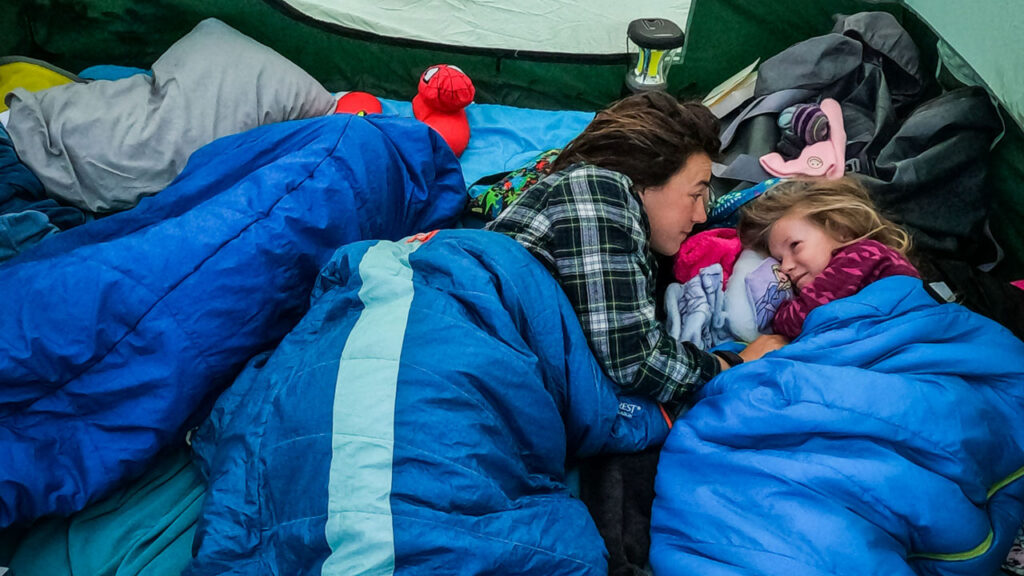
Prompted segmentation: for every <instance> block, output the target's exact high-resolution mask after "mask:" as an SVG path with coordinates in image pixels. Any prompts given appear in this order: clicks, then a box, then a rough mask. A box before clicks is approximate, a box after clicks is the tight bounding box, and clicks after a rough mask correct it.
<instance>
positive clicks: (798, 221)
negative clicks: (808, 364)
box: [738, 178, 920, 338]
mask: <svg viewBox="0 0 1024 576" xmlns="http://www.w3.org/2000/svg"><path fill="white" fill-rule="evenodd" d="M738 229H739V235H740V239H741V240H742V242H743V245H744V246H745V247H748V248H753V249H755V250H758V251H760V252H767V253H770V254H771V255H772V257H773V258H775V259H776V260H778V261H779V262H781V263H782V264H781V266H780V269H781V271H782V272H783V273H784V274H785V275H786V276H787V277H788V278H789V280H790V282H791V283H792V285H793V288H794V292H795V296H794V298H793V299H792V300H787V301H786V302H784V303H782V304H781V305H780V306H779V309H778V311H777V312H776V314H775V318H774V319H773V320H772V328H773V329H774V330H775V332H776V333H777V334H780V335H782V336H785V337H787V338H795V337H796V336H798V335H799V334H800V331H801V330H802V329H803V324H804V319H805V318H807V314H808V313H810V311H811V310H813V309H815V308H817V307H818V306H821V305H822V304H827V303H828V302H831V301H833V300H837V299H839V298H845V297H847V296H852V295H853V294H856V293H857V292H859V291H860V290H861V289H862V288H864V287H865V286H867V285H868V284H871V283H872V282H874V281H875V280H879V279H881V278H885V277H887V276H913V277H915V278H919V277H920V275H919V274H918V272H917V270H916V269H915V268H914V266H913V265H911V264H910V262H909V261H907V258H906V252H907V249H908V248H909V247H910V237H909V236H908V235H907V233H906V232H904V231H903V230H902V229H901V228H900V227H899V226H897V225H896V224H893V223H892V222H890V221H889V220H887V219H886V218H884V217H883V216H881V215H880V214H879V213H878V210H877V209H876V208H875V205H874V203H873V202H872V201H871V198H870V197H869V196H868V193H867V190H865V189H864V188H863V187H862V186H861V185H860V184H859V183H858V182H857V181H856V180H853V179H851V178H841V179H839V180H824V179H820V180H787V181H783V182H780V183H779V184H776V185H775V186H774V187H772V188H770V189H769V190H768V191H766V192H765V193H764V194H763V195H761V196H760V197H758V198H756V199H755V200H753V201H751V202H750V203H748V204H747V205H746V206H744V207H743V208H742V209H741V212H740V221H739V225H738Z"/></svg>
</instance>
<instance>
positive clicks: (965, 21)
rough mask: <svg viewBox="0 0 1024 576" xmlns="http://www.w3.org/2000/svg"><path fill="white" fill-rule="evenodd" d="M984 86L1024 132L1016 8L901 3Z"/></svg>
mask: <svg viewBox="0 0 1024 576" xmlns="http://www.w3.org/2000/svg"><path fill="white" fill-rule="evenodd" d="M903 2H904V3H905V4H906V5H907V6H909V7H910V8H911V9H913V10H914V11H915V12H916V13H917V14H918V15H919V16H920V17H921V18H922V19H923V20H924V21H925V22H927V23H928V25H929V26H931V27H932V28H933V29H934V30H935V32H936V34H937V35H938V36H939V37H940V38H942V39H943V40H944V42H945V44H946V45H947V46H949V47H950V48H951V49H953V50H954V51H955V53H956V54H957V55H958V56H959V57H960V58H962V59H963V60H964V61H965V62H966V63H967V64H969V65H970V66H971V68H972V69H973V70H974V72H975V73H977V75H978V76H979V77H980V78H981V79H982V80H983V81H984V82H985V85H986V87H987V88H988V89H989V90H991V92H992V93H993V94H994V95H995V97H996V98H997V99H998V100H999V102H1000V103H1001V104H1002V105H1003V106H1004V107H1005V108H1006V110H1007V111H1008V112H1009V114H1010V117H1011V118H1013V120H1014V121H1015V122H1016V123H1017V125H1018V126H1020V127H1021V128H1024V62H1022V60H1021V57H1022V56H1021V50H1020V49H1019V48H1020V47H1021V43H1020V32H1019V30H1020V20H1019V8H1020V5H1019V4H1017V3H1016V2H1013V0H989V1H987V2H981V3H978V4H966V3H964V2H957V1H956V0H903Z"/></svg>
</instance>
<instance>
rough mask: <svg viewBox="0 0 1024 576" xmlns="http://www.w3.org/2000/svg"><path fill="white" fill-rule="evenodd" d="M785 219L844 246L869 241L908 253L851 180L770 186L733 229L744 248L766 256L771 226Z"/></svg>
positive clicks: (905, 240) (903, 237) (900, 236)
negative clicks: (805, 223)
mask: <svg viewBox="0 0 1024 576" xmlns="http://www.w3.org/2000/svg"><path fill="white" fill-rule="evenodd" d="M788 214H796V215H799V216H803V217H804V218H807V219H808V220H810V221H811V222H813V223H815V224H817V225H818V226H821V228H822V229H824V230H825V232H826V233H827V234H828V235H829V236H831V237H832V238H833V239H834V240H835V241H836V242H840V243H842V244H852V243H853V242H857V241H859V240H866V239H871V240H876V241H878V242H881V243H882V244H885V245H886V246H889V247H890V248H892V249H894V250H896V251H898V252H900V253H901V254H903V255H906V254H907V251H908V250H910V236H909V235H908V234H907V233H906V231H904V230H903V229H902V228H900V227H899V226H897V225H896V224H894V223H893V222H891V221H890V220H888V219H887V218H885V217H884V216H882V215H881V214H879V212H878V208H876V207H875V203H874V202H872V201H871V197H870V196H869V195H868V191H867V190H866V189H865V188H864V187H863V186H862V185H861V184H860V183H859V182H857V181H856V180H854V179H852V178H849V177H844V178H840V179H838V180H825V179H797V180H784V181H782V182H779V183H778V184H776V185H775V186H772V187H771V188H769V189H768V190H766V191H765V192H764V193H763V194H762V195H761V196H759V197H757V198H755V199H754V200H752V201H750V202H748V203H747V204H746V205H744V206H743V208H741V209H740V219H739V225H738V226H737V229H738V231H739V236H740V240H741V241H742V242H743V246H744V247H746V248H753V249H755V250H758V251H760V252H763V253H766V254H767V253H768V252H769V250H768V235H769V234H770V233H771V229H772V225H773V224H775V222H777V221H778V220H779V218H782V217H783V216H786V215H788Z"/></svg>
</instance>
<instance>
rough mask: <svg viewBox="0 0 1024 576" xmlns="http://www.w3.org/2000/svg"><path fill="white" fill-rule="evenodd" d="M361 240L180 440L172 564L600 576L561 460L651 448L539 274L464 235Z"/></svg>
mask: <svg viewBox="0 0 1024 576" xmlns="http://www.w3.org/2000/svg"><path fill="white" fill-rule="evenodd" d="M410 240H411V241H408V242H406V241H401V242H397V243H393V242H361V243H357V244H353V245H350V246H347V247H345V248H343V249H341V250H339V251H338V253H337V254H336V255H335V256H334V258H333V260H332V261H331V262H330V263H329V264H328V265H327V266H326V267H325V268H324V270H323V272H322V273H321V277H320V279H319V280H318V281H317V285H316V288H315V289H314V292H313V300H312V306H311V308H310V310H309V313H308V314H307V315H306V316H305V318H303V320H302V322H301V323H300V324H299V325H298V326H297V327H296V328H295V330H293V331H292V332H291V333H290V334H289V335H288V336H287V337H286V338H285V339H284V340H283V341H282V343H281V345H280V346H279V347H278V348H277V350H276V351H274V353H273V354H272V355H264V356H261V357H259V358H256V359H254V361H253V362H252V363H251V364H250V366H249V367H248V368H247V369H246V370H245V371H244V372H243V373H242V375H241V376H240V377H239V378H238V380H236V381H235V383H234V384H233V385H232V386H231V387H230V388H228V389H227V390H226V391H225V392H224V394H223V395H222V396H221V397H220V399H219V400H218V401H217V404H216V406H215V407H214V410H213V413H212V415H211V417H210V419H209V421H208V422H207V423H206V424H204V425H203V426H202V427H201V428H200V430H199V432H198V433H197V434H196V439H195V442H194V444H193V446H194V448H195V449H196V452H197V454H198V455H199V458H200V461H201V462H202V468H203V471H204V474H205V475H206V476H207V478H208V479H209V481H210V490H209V493H208V498H207V500H206V502H205V503H204V507H203V512H202V517H201V520H200V525H199V528H198V529H197V532H196V551H197V554H196V559H195V561H194V562H193V564H192V566H191V567H190V570H189V571H187V573H188V574H192V575H201V574H202V575H205V574H225V573H232V574H253V575H256V574H385V573H386V574H391V573H395V574H439V573H456V572H457V573H460V574H497V573H509V574H511V573H515V574H603V573H606V572H607V561H606V559H605V548H604V543H603V542H602V540H601V537H600V535H599V534H598V532H597V529H596V527H595V526H594V524H593V521H592V520H591V518H590V516H589V514H588V513H587V509H586V507H585V506H584V505H583V504H582V503H581V502H580V501H579V500H576V499H574V498H573V497H572V496H571V495H570V494H569V491H568V489H567V487H566V480H565V469H566V465H567V461H571V460H572V459H575V458H577V457H581V456H586V455H592V454H595V453H598V452H609V451H611V452H614V451H634V450H639V449H642V448H644V447H647V446H650V445H656V444H658V443H660V442H661V441H662V440H663V439H664V436H665V435H666V433H667V424H666V423H665V421H664V420H663V418H662V416H661V413H660V411H659V410H658V408H657V406H656V405H654V404H652V403H650V402H649V401H646V400H637V399H630V398H620V397H619V396H618V395H617V392H616V388H615V386H614V384H613V383H612V382H611V381H610V380H608V379H607V377H606V376H604V373H603V372H602V370H601V368H600V366H599V365H598V364H597V362H596V360H595V359H594V357H593V355H592V353H591V351H590V348H589V346H588V344H587V341H586V338H585V337H584V335H583V332H582V329H581V328H580V326H579V321H578V320H577V318H576V314H575V312H574V311H573V309H572V306H571V305H570V304H569V302H568V299H567V298H566V297H565V295H564V293H563V292H562V290H561V288H560V287H559V285H558V283H557V282H556V281H555V280H554V279H553V278H552V277H551V275H550V274H549V273H548V272H547V270H546V269H545V268H544V267H543V265H541V264H540V262H538V261H537V260H536V259H535V258H533V257H532V256H531V255H530V254H529V253H528V252H527V251H526V250H525V249H524V248H522V247H521V246H520V245H519V244H517V243H516V242H515V241H514V240H512V239H510V238H508V237H506V236H503V235H499V234H496V233H492V232H487V231H482V230H455V231H441V232H439V233H438V234H436V235H435V236H433V237H432V238H429V239H422V238H421V239H415V238H413V239H410Z"/></svg>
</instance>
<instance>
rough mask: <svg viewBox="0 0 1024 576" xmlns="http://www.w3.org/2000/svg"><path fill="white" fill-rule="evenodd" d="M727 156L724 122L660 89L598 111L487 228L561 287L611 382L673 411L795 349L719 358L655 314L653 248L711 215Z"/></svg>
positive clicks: (769, 340)
mask: <svg viewBox="0 0 1024 576" xmlns="http://www.w3.org/2000/svg"><path fill="white" fill-rule="evenodd" d="M718 149H719V139H718V121H717V119H716V118H715V117H714V116H713V115H712V114H711V112H710V111H709V110H708V109H707V108H706V107H704V106H703V105H701V104H697V103H679V102H678V101H677V100H676V99H675V98H673V97H672V96H669V95H667V94H664V93H661V92H651V93H643V94H637V95H633V96H629V97H627V98H625V99H623V100H620V101H619V102H617V103H615V104H613V105H612V106H611V107H609V108H607V109H606V110H603V111H601V112H599V113H598V114H597V116H596V117H595V118H594V120H593V122H591V123H590V125H588V126H587V128H586V129H585V130H584V131H583V132H582V133H581V134H580V135H579V136H578V137H576V139H575V140H573V141H572V142H570V143H569V145H568V146H567V147H566V148H565V150H563V151H562V153H561V154H560V155H559V156H558V159H557V160H555V162H554V163H553V165H552V174H550V175H549V176H547V177H546V178H544V179H543V180H542V181H540V182H538V183H537V184H536V185H534V186H532V187H531V188H529V189H528V190H526V191H525V192H523V194H522V195H520V196H519V198H517V199H516V201H515V202H513V203H512V204H511V205H510V206H509V207H508V208H506V209H505V211H504V212H503V213H502V214H501V215H500V216H499V217H498V218H497V219H495V220H494V221H493V222H491V223H490V224H489V225H488V229H490V230H494V231H496V232H501V233H504V234H507V235H509V236H511V237H512V238H515V239H516V240H517V241H518V242H519V243H520V244H522V245H523V246H524V247H526V249H527V250H529V251H530V252H531V253H532V254H533V255H534V256H535V257H536V258H538V259H539V260H540V261H541V262H543V263H544V265H545V266H547V268H548V270H550V271H551V273H552V274H553V275H554V276H555V278H556V279H557V280H558V281H559V283H560V284H561V286H562V288H563V289H564V290H565V293H566V295H567V296H568V297H569V301H570V302H571V303H572V305H573V308H574V309H575V310H576V313H577V315H578V316H579V318H580V323H581V325H582V326H583V331H584V333H585V334H586V335H587V339H588V341H589V343H590V347H591V349H592V350H593V352H594V355H595V357H596V358H597V359H598V361H599V362H600V363H601V365H602V367H603V368H604V369H605V371H606V372H607V374H608V375H609V377H611V379H612V380H613V381H615V382H616V383H617V384H619V385H620V386H621V387H622V389H623V390H625V391H627V392H633V393H641V394H645V395H647V396H650V397H652V398H654V399H655V400H657V401H659V402H661V403H663V404H665V405H666V406H667V407H669V409H670V410H672V411H673V413H676V412H678V409H679V408H680V407H681V406H682V405H683V404H684V403H685V401H686V400H687V399H688V398H689V396H690V395H691V394H692V393H693V392H694V391H695V390H697V389H699V388H700V387H701V386H702V385H703V384H704V383H706V382H707V381H708V380H710V379H711V378H713V377H714V376H715V375H717V374H718V373H719V372H720V371H721V370H725V369H727V368H729V367H730V366H732V365H735V364H738V363H740V362H743V361H745V360H746V361H749V360H753V359H756V358H759V357H761V356H762V355H763V354H765V353H766V352H768V351H770V350H774V349H776V348H778V347H780V346H781V345H782V344H783V343H784V341H782V340H781V339H779V338H774V337H765V338H761V339H758V340H756V341H755V342H754V343H752V344H751V345H750V346H748V347H747V348H746V349H745V350H743V352H741V353H740V354H739V355H736V354H727V353H726V354H723V355H722V356H715V355H712V354H709V353H707V352H703V351H701V350H699V349H698V348H696V347H695V346H693V345H692V344H690V343H682V344H680V343H678V342H676V341H675V340H674V339H673V338H672V337H671V336H669V334H668V333H667V332H666V331H665V329H664V327H663V326H662V325H661V324H660V323H659V322H658V321H657V320H656V318H655V308H656V305H655V298H654V285H655V278H656V276H657V262H656V260H655V258H654V255H653V254H652V252H653V253H657V254H660V255H663V256H673V255H675V254H676V253H677V252H678V251H679V245H680V244H682V242H683V240H685V239H686V236H687V235H688V234H689V233H690V231H691V230H692V229H693V226H694V225H695V224H699V223H701V222H704V221H705V220H706V219H707V203H708V184H709V180H710V178H711V158H712V156H714V155H715V154H717V152H718Z"/></svg>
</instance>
